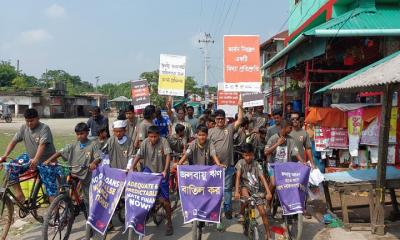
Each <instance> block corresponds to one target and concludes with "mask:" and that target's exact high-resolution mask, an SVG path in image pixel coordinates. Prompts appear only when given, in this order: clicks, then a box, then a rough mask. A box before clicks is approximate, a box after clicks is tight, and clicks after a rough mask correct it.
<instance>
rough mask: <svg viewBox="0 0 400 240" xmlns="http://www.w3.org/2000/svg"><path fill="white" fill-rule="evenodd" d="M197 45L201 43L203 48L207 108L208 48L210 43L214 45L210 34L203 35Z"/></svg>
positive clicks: (206, 102)
mask: <svg viewBox="0 0 400 240" xmlns="http://www.w3.org/2000/svg"><path fill="white" fill-rule="evenodd" d="M199 43H203V44H204V47H203V50H204V100H205V104H206V107H207V104H208V98H209V96H208V79H207V77H208V76H207V74H208V73H207V72H208V46H209V44H210V43H214V40H212V37H211V34H210V33H204V38H203V39H200V40H199Z"/></svg>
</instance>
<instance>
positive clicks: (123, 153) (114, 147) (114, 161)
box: [107, 136, 135, 169]
mask: <svg viewBox="0 0 400 240" xmlns="http://www.w3.org/2000/svg"><path fill="white" fill-rule="evenodd" d="M107 150H108V154H109V156H110V166H111V167H112V168H119V169H126V167H127V166H128V161H129V159H131V158H133V157H134V154H135V149H134V147H133V142H132V139H131V138H130V137H127V140H126V141H125V142H124V143H123V144H119V143H118V138H117V137H115V136H112V137H110V138H109V139H108V141H107Z"/></svg>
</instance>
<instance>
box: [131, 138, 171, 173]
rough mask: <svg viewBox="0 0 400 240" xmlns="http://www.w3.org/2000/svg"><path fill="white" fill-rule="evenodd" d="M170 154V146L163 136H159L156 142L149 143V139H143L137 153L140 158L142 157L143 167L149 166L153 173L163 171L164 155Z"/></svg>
mask: <svg viewBox="0 0 400 240" xmlns="http://www.w3.org/2000/svg"><path fill="white" fill-rule="evenodd" d="M168 154H171V148H170V147H169V144H168V141H167V139H165V138H160V140H159V141H158V142H157V144H155V145H153V144H151V142H150V140H149V139H147V138H146V139H145V140H144V141H143V142H142V143H141V145H140V149H139V151H138V153H137V155H138V156H139V158H140V159H143V163H144V164H143V165H144V167H148V168H150V170H151V171H152V172H154V173H160V172H163V171H164V168H165V164H166V157H167V155H168Z"/></svg>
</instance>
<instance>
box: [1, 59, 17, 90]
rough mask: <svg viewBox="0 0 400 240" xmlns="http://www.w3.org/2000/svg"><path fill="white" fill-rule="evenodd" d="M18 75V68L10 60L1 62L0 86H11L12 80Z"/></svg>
mask: <svg viewBox="0 0 400 240" xmlns="http://www.w3.org/2000/svg"><path fill="white" fill-rule="evenodd" d="M17 75H18V73H17V70H16V69H15V67H14V66H12V65H11V63H10V62H6V61H1V62H0V87H11V85H12V81H13V80H14V78H16V77H17Z"/></svg>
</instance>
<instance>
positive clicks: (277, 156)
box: [265, 134, 299, 163]
mask: <svg viewBox="0 0 400 240" xmlns="http://www.w3.org/2000/svg"><path fill="white" fill-rule="evenodd" d="M278 139H279V135H278V134H275V135H273V136H272V137H270V139H269V140H268V142H267V145H265V149H268V148H270V147H272V146H273V145H274V144H276V143H277V142H278ZM298 153H299V151H298V149H297V147H296V144H295V142H294V140H293V139H292V138H291V137H290V136H288V137H287V138H286V142H285V143H283V144H281V145H280V146H278V147H277V148H276V149H275V151H274V152H273V154H272V157H271V158H269V161H270V162H272V163H274V162H277V163H284V162H291V161H293V160H294V161H297V160H295V156H296V155H297V154H298Z"/></svg>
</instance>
